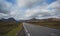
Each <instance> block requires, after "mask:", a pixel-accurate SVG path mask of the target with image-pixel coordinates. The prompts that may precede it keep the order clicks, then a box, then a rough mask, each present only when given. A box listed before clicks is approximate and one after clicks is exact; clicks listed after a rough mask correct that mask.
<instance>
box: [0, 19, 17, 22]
mask: <svg viewBox="0 0 60 36" xmlns="http://www.w3.org/2000/svg"><path fill="white" fill-rule="evenodd" d="M1 21H7V22H8V21H16V20H15V19H13V18H8V19H4V18H2V19H1Z"/></svg>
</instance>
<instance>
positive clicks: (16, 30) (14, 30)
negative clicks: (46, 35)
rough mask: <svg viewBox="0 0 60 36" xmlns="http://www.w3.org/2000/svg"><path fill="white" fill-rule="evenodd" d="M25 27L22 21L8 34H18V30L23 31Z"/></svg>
mask: <svg viewBox="0 0 60 36" xmlns="http://www.w3.org/2000/svg"><path fill="white" fill-rule="evenodd" d="M22 29H23V27H22V24H21V23H20V24H19V26H18V27H16V28H14V29H13V30H11V31H10V32H9V33H7V36H16V33H17V32H18V31H21V30H22Z"/></svg>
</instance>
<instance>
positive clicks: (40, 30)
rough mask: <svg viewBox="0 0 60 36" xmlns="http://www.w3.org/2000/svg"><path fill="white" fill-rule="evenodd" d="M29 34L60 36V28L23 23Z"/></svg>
mask: <svg viewBox="0 0 60 36" xmlns="http://www.w3.org/2000/svg"><path fill="white" fill-rule="evenodd" d="M23 27H24V29H25V31H26V34H27V36H60V30H58V29H52V28H48V27H43V26H37V25H32V24H28V23H23Z"/></svg>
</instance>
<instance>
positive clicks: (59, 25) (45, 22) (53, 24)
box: [26, 18, 60, 29]
mask: <svg viewBox="0 0 60 36" xmlns="http://www.w3.org/2000/svg"><path fill="white" fill-rule="evenodd" d="M26 22H27V23H32V24H35V25H40V26H45V27H50V28H56V29H60V19H58V18H48V19H30V20H27V21H26Z"/></svg>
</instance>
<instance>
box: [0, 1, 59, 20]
mask: <svg viewBox="0 0 60 36" xmlns="http://www.w3.org/2000/svg"><path fill="white" fill-rule="evenodd" d="M2 18H4V19H8V18H14V19H15V20H28V19H31V18H36V19H45V18H60V0H0V19H2Z"/></svg>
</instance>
